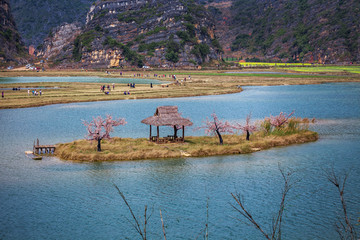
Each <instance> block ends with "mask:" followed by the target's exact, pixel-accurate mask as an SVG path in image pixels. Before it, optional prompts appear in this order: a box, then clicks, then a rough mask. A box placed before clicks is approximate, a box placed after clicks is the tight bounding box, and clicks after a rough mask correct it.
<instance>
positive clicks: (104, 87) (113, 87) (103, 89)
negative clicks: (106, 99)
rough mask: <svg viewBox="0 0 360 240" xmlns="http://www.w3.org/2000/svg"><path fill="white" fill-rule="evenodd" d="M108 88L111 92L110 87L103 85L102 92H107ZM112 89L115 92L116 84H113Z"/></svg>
mask: <svg viewBox="0 0 360 240" xmlns="http://www.w3.org/2000/svg"><path fill="white" fill-rule="evenodd" d="M106 88H107V89H108V90H109V91H110V90H111V87H110V85H107V86H105V85H102V86H100V91H103V92H105V89H106ZM112 89H113V90H115V83H113V84H112Z"/></svg>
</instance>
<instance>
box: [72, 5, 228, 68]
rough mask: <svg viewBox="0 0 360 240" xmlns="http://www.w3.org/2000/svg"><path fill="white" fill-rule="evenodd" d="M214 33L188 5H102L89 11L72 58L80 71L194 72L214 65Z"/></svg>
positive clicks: (198, 9) (201, 11) (201, 12)
mask: <svg viewBox="0 0 360 240" xmlns="http://www.w3.org/2000/svg"><path fill="white" fill-rule="evenodd" d="M214 28H215V25H214V22H213V19H212V18H211V16H210V15H209V13H208V12H207V10H206V9H205V8H204V7H203V6H200V5H197V4H196V3H195V2H194V1H190V0H188V1H179V0H174V1H167V0H117V1H102V2H99V3H97V4H96V5H93V6H91V9H90V11H89V12H88V14H87V20H86V25H85V27H84V30H83V31H82V33H81V34H80V35H79V36H78V37H77V38H76V39H75V42H74V49H73V55H72V57H73V59H75V61H79V62H81V64H82V65H83V66H84V67H107V66H110V67H118V66H120V67H121V66H142V65H151V66H168V67H170V66H195V65H198V64H203V63H208V62H210V61H217V60H220V58H221V55H220V53H221V47H220V45H219V43H218V41H217V39H216V37H215V34H214V30H215V29H214Z"/></svg>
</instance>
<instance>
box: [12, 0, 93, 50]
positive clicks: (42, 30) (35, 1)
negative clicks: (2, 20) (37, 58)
mask: <svg viewBox="0 0 360 240" xmlns="http://www.w3.org/2000/svg"><path fill="white" fill-rule="evenodd" d="M93 2H94V0H56V1H54V0H51V1H44V0H10V3H11V6H12V12H13V15H14V18H15V21H16V24H17V26H18V29H19V32H20V34H21V36H22V39H23V40H24V42H25V44H26V46H29V45H33V46H35V47H37V46H38V45H39V44H41V43H42V42H43V41H44V39H45V38H46V37H47V36H48V35H50V36H51V32H52V29H53V28H56V27H58V26H60V25H61V24H63V23H65V22H67V23H73V22H80V23H82V24H84V23H85V19H86V13H87V11H88V10H89V7H90V6H91V4H92V3H93Z"/></svg>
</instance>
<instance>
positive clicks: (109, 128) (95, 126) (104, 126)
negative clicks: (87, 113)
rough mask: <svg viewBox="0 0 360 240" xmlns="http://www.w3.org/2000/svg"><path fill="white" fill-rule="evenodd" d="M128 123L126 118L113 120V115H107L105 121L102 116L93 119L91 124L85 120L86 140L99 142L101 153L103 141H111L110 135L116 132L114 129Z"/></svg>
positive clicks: (98, 148)
mask: <svg viewBox="0 0 360 240" xmlns="http://www.w3.org/2000/svg"><path fill="white" fill-rule="evenodd" d="M126 123H127V122H126V121H125V118H118V119H113V117H112V116H111V115H106V118H105V119H104V118H102V117H101V116H97V117H96V118H94V117H93V120H92V121H91V122H87V121H84V120H83V124H84V125H85V126H86V130H87V133H88V134H87V136H86V138H87V139H88V140H96V141H97V143H98V145H97V150H98V152H101V140H102V139H110V133H111V132H113V131H114V127H117V126H120V125H125V124H126Z"/></svg>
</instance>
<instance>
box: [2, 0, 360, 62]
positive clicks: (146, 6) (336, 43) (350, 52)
mask: <svg viewBox="0 0 360 240" xmlns="http://www.w3.org/2000/svg"><path fill="white" fill-rule="evenodd" d="M9 1H10V3H11V5H12V12H13V14H14V19H15V21H16V23H17V26H18V29H19V33H20V35H21V37H22V39H23V41H24V42H25V44H26V45H27V46H29V45H34V46H38V47H39V48H38V50H39V52H42V53H44V47H46V45H49V44H50V45H51V41H52V38H53V36H54V35H56V31H57V30H58V29H59V28H58V27H59V26H64V23H65V22H67V23H74V22H78V23H77V25H76V26H78V27H79V28H80V27H81V26H83V27H82V29H83V30H82V32H81V33H80V35H79V34H78V31H76V33H77V34H76V35H74V36H72V37H71V38H69V39H72V41H73V42H72V43H71V44H70V43H69V44H68V45H67V46H66V45H64V49H66V54H64V53H62V54H60V55H61V59H60V58H58V59H57V61H58V62H61V61H63V60H64V59H65V60H66V59H69V58H71V59H72V60H73V61H74V62H85V63H91V64H92V65H94V64H98V65H101V63H100V62H99V61H98V60H94V59H95V58H98V57H99V54H100V55H102V56H104V55H106V54H108V53H109V51H110V50H111V49H112V50H113V51H112V52H111V54H112V55H113V56H112V57H110V58H108V59H107V60H106V62H107V64H108V65H114V64H115V65H118V66H120V65H121V62H124V61H126V64H129V63H130V64H131V65H134V66H135V65H138V66H140V65H142V64H150V65H154V64H155V65H161V64H162V65H177V66H180V65H184V64H185V65H189V64H190V63H191V64H192V65H197V64H202V63H205V62H209V61H210V60H211V59H212V60H218V59H219V58H221V57H226V56H232V57H237V59H243V60H246V59H247V60H251V61H270V62H314V63H356V62H360V2H359V1H358V0H346V1H345V0H335V1H330V2H329V1H325V0H282V1H277V0H267V1H263V0H176V1H171V2H170V1H165V0H159V1H144V0H138V1H136V3H137V7H135V6H133V5H132V3H133V1H130V0H129V1H125V0H118V1H115V0H112V1H94V0H63V1H55V0H51V1H40V0H9ZM125 2H127V3H128V5H127V6H128V7H127V8H126V9H125V8H123V7H122V5H121V4H125ZM115 5H116V6H115ZM103 6H104V7H103ZM89 9H90V11H89ZM124 9H125V10H124ZM157 19H161V20H159V21H157ZM213 19H214V20H215V21H213ZM8 31H9V30H8ZM1 33H2V36H3V37H5V35H6V34H8V33H9V32H5V30H3V31H1ZM12 36H13V37H14V39H15V40H16V39H18V40H19V41H20V37H16V36H17V35H16V34H13V35H12ZM58 36H61V34H58ZM44 39H46V43H45V44H44V43H43V41H44ZM74 39H75V40H74ZM56 41H60V42H64V41H62V40H61V39H60V38H59V37H57V39H56ZM15 42H16V41H15ZM19 44H20V43H19V42H18V46H20V45H19ZM15 45H16V44H15ZM223 51H224V54H222V53H223ZM69 53H71V55H72V56H69ZM49 54H50V55H52V56H54V54H53V53H49ZM120 55H122V57H120ZM125 55H126V56H125ZM41 56H42V57H44V55H43V54H42V55H41ZM100 58H102V57H100ZM59 59H60V60H59ZM111 59H112V60H111ZM159 59H160V60H159ZM103 65H104V64H103Z"/></svg>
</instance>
